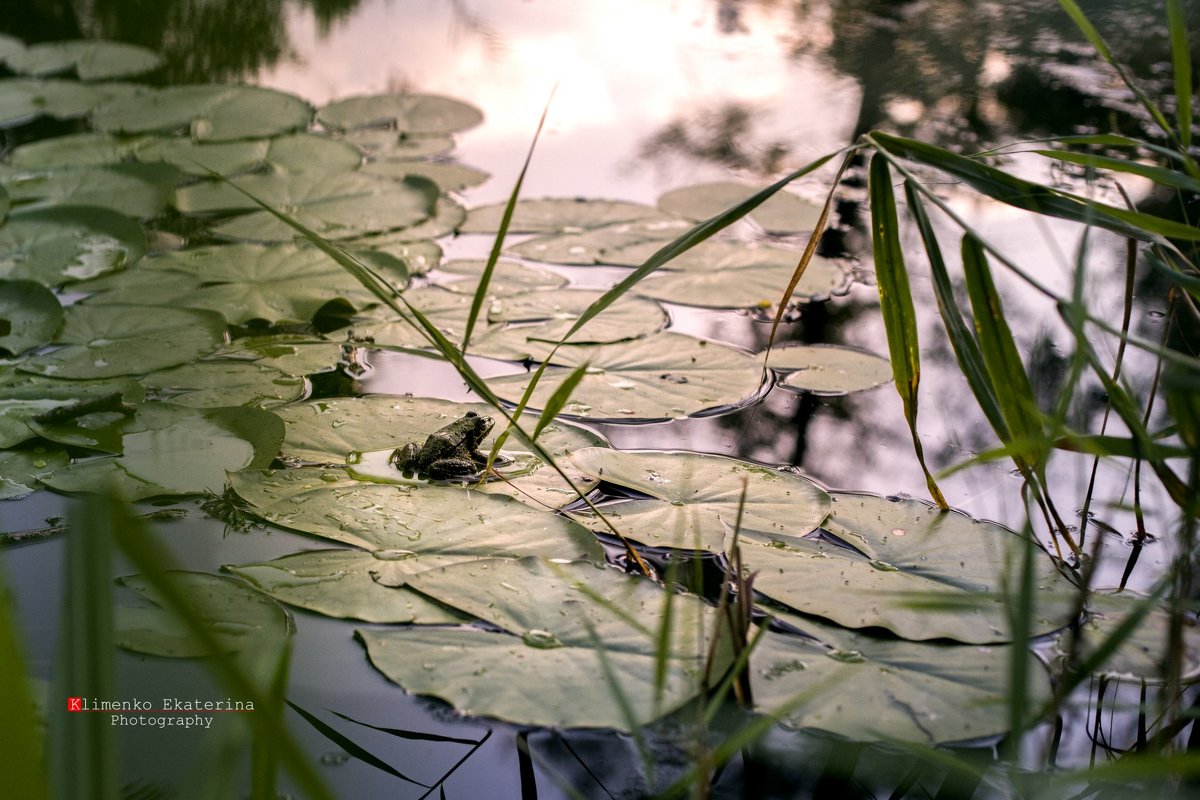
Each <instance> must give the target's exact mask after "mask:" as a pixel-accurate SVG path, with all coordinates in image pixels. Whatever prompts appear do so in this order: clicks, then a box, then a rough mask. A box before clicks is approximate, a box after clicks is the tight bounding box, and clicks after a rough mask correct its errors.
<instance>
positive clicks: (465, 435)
mask: <svg viewBox="0 0 1200 800" xmlns="http://www.w3.org/2000/svg"><path fill="white" fill-rule="evenodd" d="M495 424H496V422H495V420H493V419H492V418H491V417H484V416H480V415H479V414H476V413H475V412H474V411H468V412H467V413H466V414H465V415H464V416H461V417H459V418H458V419H456V420H454V421H453V422H451V423H450V424H449V425H446V426H445V427H443V428H439V429H438V430H436V431H434V432H433V433H431V434H429V437H428V438H426V439H425V444H423V445H421V446H420V447H418V446H417V444H416V443H415V442H409V443H408V444H406V445H404V446H403V447H398V448H396V449H395V450H393V451H392V454H391V455H390V456H389V457H388V463H389V464H395V465H396V468H397V469H398V470H400V472H401V474H403V475H404V476H405V477H410V476H412V475H416V476H418V477H422V478H431V479H433V480H447V479H451V478H463V477H466V476H468V475H474V474H476V473H478V472H479V471H480V470H481V469H482V468H483V467H484V465H486V464H487V456H486V455H484V454H483V453H481V452H479V445H480V443H481V442H483V440H484V439H485V438H487V435H488V434H489V433H490V432H491V430H492V427H493V426H494V425H495Z"/></svg>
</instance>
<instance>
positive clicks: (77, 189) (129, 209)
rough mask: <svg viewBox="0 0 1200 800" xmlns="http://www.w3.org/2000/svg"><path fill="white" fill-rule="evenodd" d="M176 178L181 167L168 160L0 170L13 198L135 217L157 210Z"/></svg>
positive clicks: (163, 204)
mask: <svg viewBox="0 0 1200 800" xmlns="http://www.w3.org/2000/svg"><path fill="white" fill-rule="evenodd" d="M179 179H180V173H179V170H177V169H175V168H174V167H172V166H169V165H167V164H114V165H111V166H101V167H75V168H50V169H41V170H25V169H3V170H0V183H2V184H3V185H4V187H5V189H7V190H8V193H9V196H10V197H12V199H13V201H15V202H18V203H20V202H30V203H31V204H32V205H31V207H45V206H49V205H81V206H96V207H99V208H108V209H111V210H113V211H117V212H119V213H121V214H125V215H127V216H131V217H137V218H139V219H151V218H153V217H157V216H158V215H159V214H161V213H162V212H163V211H164V210H165V209H166V207H167V204H168V201H169V199H170V196H171V193H172V192H173V191H174V189H175V185H176V184H177V183H179Z"/></svg>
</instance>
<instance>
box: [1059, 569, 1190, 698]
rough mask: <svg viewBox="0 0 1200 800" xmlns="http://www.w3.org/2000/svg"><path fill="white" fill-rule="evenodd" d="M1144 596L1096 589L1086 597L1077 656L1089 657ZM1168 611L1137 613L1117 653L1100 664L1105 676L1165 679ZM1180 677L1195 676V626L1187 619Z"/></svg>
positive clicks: (1060, 646) (1141, 679)
mask: <svg viewBox="0 0 1200 800" xmlns="http://www.w3.org/2000/svg"><path fill="white" fill-rule="evenodd" d="M1145 601H1146V598H1145V597H1143V596H1141V595H1138V594H1137V593H1135V592H1130V591H1116V590H1100V591H1095V592H1093V593H1092V594H1091V596H1090V597H1088V602H1087V617H1086V618H1085V620H1084V622H1083V624H1082V625H1081V626H1080V629H1079V635H1080V641H1079V645H1078V652H1077V656H1078V658H1079V659H1080V660H1082V659H1085V658H1087V657H1089V656H1090V655H1091V654H1092V653H1094V652H1095V651H1096V649H1097V648H1098V647H1099V646H1100V645H1101V643H1103V642H1104V641H1105V640H1106V639H1108V637H1109V636H1111V635H1112V633H1113V632H1114V631H1115V630H1116V628H1117V626H1119V625H1120V624H1121V622H1122V621H1123V620H1125V619H1126V618H1127V617H1129V615H1130V614H1132V613H1133V612H1134V610H1135V609H1136V608H1137V606H1139V605H1140V604H1141V603H1144V602H1145ZM1170 626H1171V615H1170V612H1169V611H1168V610H1167V609H1166V608H1163V607H1161V606H1158V607H1155V608H1152V609H1150V611H1149V612H1148V613H1147V614H1146V616H1144V617H1142V620H1141V622H1139V623H1138V624H1137V627H1135V628H1134V629H1133V631H1132V633H1131V634H1130V635H1129V637H1128V638H1127V639H1126V640H1125V641H1124V642H1122V643H1121V644H1120V645H1119V646H1118V647H1117V649H1116V651H1115V652H1114V653H1113V654H1112V655H1111V656H1110V657H1109V658H1108V660H1106V661H1105V662H1104V664H1103V666H1102V667H1101V670H1100V672H1101V674H1102V675H1105V676H1107V677H1110V678H1130V679H1132V680H1135V681H1147V682H1149V683H1161V682H1163V681H1164V680H1165V677H1166V676H1165V673H1164V670H1165V665H1166V664H1167V663H1168V659H1169V658H1171V656H1170V655H1169V652H1168V651H1169V648H1170V644H1169V643H1170V635H1169V632H1170ZM1062 648H1063V642H1062V641H1061V640H1060V641H1059V642H1058V643H1057V647H1056V651H1055V663H1056V664H1058V663H1060V662H1061V661H1062V660H1063V658H1064V657H1065V654H1064V653H1063V652H1062ZM1181 666H1182V669H1181V671H1180V678H1181V680H1185V681H1192V680H1195V679H1196V677H1197V676H1200V628H1198V627H1197V625H1196V622H1195V620H1194V619H1192V618H1190V617H1187V618H1185V620H1184V624H1183V660H1182V665H1181Z"/></svg>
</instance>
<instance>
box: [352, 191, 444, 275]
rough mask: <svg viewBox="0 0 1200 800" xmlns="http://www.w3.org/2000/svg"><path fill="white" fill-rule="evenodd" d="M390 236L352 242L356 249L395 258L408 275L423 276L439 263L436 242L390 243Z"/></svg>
mask: <svg viewBox="0 0 1200 800" xmlns="http://www.w3.org/2000/svg"><path fill="white" fill-rule="evenodd" d="M440 203H441V201H440V200H439V201H438V204H439V205H440ZM435 213H436V212H435ZM427 224H429V221H428V220H427V221H426V222H423V223H421V224H420V225H417V226H415V227H418V228H422V227H425V226H426V225H427ZM390 236H391V234H386V233H385V234H383V235H381V236H379V237H368V238H367V239H356V240H354V242H353V246H354V247H355V248H356V249H359V248H365V249H370V250H380V251H382V252H384V253H387V254H388V255H391V256H395V257H396V258H398V259H400V260H402V261H403V262H404V263H405V265H407V267H408V274H409V275H424V274H425V273H426V272H429V270H431V269H433V268H434V267H436V266H438V264H439V263H441V260H442V247H441V245H439V244H438V243H437V242H433V241H429V240H427V239H417V240H410V239H396V240H394V241H390V240H388V239H389V237H390ZM371 239H374V241H371Z"/></svg>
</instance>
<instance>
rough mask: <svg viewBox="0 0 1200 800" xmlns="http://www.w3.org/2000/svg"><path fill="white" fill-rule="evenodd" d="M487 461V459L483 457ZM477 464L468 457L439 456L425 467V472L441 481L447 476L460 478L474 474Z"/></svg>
mask: <svg viewBox="0 0 1200 800" xmlns="http://www.w3.org/2000/svg"><path fill="white" fill-rule="evenodd" d="M484 462H485V463H486V462H487V459H484ZM480 466H481V465H479V464H476V463H475V462H474V461H472V460H471V459H469V458H460V457H458V456H454V457H452V458H439V459H438V460H437V461H433V462H431V463H430V464H429V467H428V468H426V470H425V474H426V475H428V476H429V477H430V478H433V479H434V480H438V481H443V480H447V479H448V478H462V477H465V476H467V475H474V474H475V473H477V472H479V469H480Z"/></svg>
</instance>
